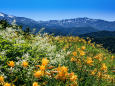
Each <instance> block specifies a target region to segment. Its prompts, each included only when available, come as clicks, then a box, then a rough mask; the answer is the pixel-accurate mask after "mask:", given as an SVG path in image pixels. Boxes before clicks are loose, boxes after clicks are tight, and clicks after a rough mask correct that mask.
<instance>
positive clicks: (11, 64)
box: [7, 61, 15, 67]
mask: <svg viewBox="0 0 115 86" xmlns="http://www.w3.org/2000/svg"><path fill="white" fill-rule="evenodd" d="M7 64H8V66H10V67H14V65H15V64H14V62H13V61H9V62H8V63H7Z"/></svg>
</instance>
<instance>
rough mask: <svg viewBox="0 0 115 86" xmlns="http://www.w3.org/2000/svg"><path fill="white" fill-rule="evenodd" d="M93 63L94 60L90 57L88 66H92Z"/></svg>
mask: <svg viewBox="0 0 115 86" xmlns="http://www.w3.org/2000/svg"><path fill="white" fill-rule="evenodd" d="M92 63H93V60H92V58H91V57H88V58H87V64H89V65H92Z"/></svg>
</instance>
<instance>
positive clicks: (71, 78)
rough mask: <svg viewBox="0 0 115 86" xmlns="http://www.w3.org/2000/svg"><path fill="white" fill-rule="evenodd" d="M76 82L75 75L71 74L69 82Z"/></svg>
mask: <svg viewBox="0 0 115 86" xmlns="http://www.w3.org/2000/svg"><path fill="white" fill-rule="evenodd" d="M76 80H77V75H75V74H74V73H73V74H72V76H71V77H70V81H72V82H73V81H76Z"/></svg>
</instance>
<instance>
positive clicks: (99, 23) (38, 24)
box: [0, 12, 115, 36]
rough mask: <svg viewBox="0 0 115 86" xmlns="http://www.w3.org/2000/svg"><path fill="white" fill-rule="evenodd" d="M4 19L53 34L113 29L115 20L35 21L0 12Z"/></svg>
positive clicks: (114, 29)
mask: <svg viewBox="0 0 115 86" xmlns="http://www.w3.org/2000/svg"><path fill="white" fill-rule="evenodd" d="M2 19H5V20H7V21H8V22H9V23H12V22H13V20H16V24H18V25H22V26H23V29H25V28H26V27H30V28H31V30H32V29H33V28H36V33H37V32H38V31H39V30H40V29H41V28H45V30H44V32H48V33H54V34H55V35H73V36H76V35H81V34H86V33H91V32H98V31H103V30H107V31H115V21H105V20H101V19H91V18H87V17H83V18H73V19H63V20H49V21H35V20H33V19H29V18H25V17H17V16H11V15H8V14H4V13H2V12H0V20H2Z"/></svg>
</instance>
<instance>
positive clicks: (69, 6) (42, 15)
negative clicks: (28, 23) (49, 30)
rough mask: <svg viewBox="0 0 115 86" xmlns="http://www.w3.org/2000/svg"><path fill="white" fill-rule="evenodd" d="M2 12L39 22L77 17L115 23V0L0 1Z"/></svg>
mask: <svg viewBox="0 0 115 86" xmlns="http://www.w3.org/2000/svg"><path fill="white" fill-rule="evenodd" d="M0 12H3V13H6V14H10V15H15V16H20V17H27V18H31V19H34V20H37V21H38V20H45V21H46V20H61V19H70V18H77V17H89V18H94V19H104V20H109V21H115V0H0Z"/></svg>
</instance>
